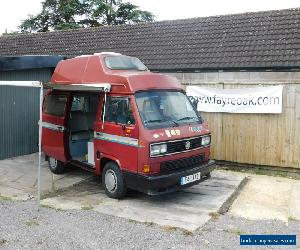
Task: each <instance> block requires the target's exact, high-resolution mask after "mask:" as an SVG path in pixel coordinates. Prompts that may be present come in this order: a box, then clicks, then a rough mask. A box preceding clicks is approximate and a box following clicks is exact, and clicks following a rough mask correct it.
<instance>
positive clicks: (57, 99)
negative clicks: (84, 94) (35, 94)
mask: <svg viewBox="0 0 300 250" xmlns="http://www.w3.org/2000/svg"><path fill="white" fill-rule="evenodd" d="M66 103H67V96H66V95H61V94H58V95H47V96H46V98H45V102H44V113H46V114H49V115H55V116H63V115H64V112H65V107H66Z"/></svg>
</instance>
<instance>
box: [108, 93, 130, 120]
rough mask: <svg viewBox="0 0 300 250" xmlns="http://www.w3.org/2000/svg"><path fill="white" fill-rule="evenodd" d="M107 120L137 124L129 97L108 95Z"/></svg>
mask: <svg viewBox="0 0 300 250" xmlns="http://www.w3.org/2000/svg"><path fill="white" fill-rule="evenodd" d="M104 120H105V121H109V122H116V123H120V124H128V125H131V124H135V121H134V118H133V115H132V111H131V107H130V99H129V98H128V97H115V96H108V97H107V99H106V105H105V117H104Z"/></svg>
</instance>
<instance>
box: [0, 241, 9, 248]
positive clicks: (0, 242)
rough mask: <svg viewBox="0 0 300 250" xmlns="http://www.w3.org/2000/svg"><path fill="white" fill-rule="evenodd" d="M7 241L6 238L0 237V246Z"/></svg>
mask: <svg viewBox="0 0 300 250" xmlns="http://www.w3.org/2000/svg"><path fill="white" fill-rule="evenodd" d="M7 242H8V241H7V240H6V239H0V247H1V246H3V245H4V244H5V243H7Z"/></svg>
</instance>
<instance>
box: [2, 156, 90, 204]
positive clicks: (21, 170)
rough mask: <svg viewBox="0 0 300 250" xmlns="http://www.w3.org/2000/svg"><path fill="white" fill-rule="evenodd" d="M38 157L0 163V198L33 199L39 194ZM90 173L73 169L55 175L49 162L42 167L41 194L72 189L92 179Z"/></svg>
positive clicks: (23, 157)
mask: <svg viewBox="0 0 300 250" xmlns="http://www.w3.org/2000/svg"><path fill="white" fill-rule="evenodd" d="M37 171H38V155H37V154H31V155H26V156H20V157H15V158H11V159H7V160H1V161H0V196H5V197H10V198H13V199H16V200H27V199H33V198H35V197H36V194H37ZM91 176H93V175H91V174H90V173H87V172H85V171H82V170H80V169H73V168H72V170H70V171H68V172H67V173H66V174H63V175H54V174H52V173H51V172H50V171H49V169H48V164H47V162H45V161H43V163H42V167H41V193H42V194H46V193H49V192H52V191H54V190H57V189H63V188H67V187H70V186H72V185H74V184H76V183H78V182H80V181H82V180H85V179H87V178H90V177H91Z"/></svg>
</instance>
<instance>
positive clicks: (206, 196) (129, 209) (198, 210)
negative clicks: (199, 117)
mask: <svg viewBox="0 0 300 250" xmlns="http://www.w3.org/2000/svg"><path fill="white" fill-rule="evenodd" d="M244 178H245V175H243V174H237V173H234V172H229V171H214V172H213V173H212V178H211V179H209V180H206V181H204V182H202V183H200V184H198V185H196V186H193V187H190V188H188V189H185V190H182V191H179V192H176V193H172V194H168V195H163V196H158V197H150V196H147V195H144V194H141V193H138V192H130V193H129V194H128V196H127V197H126V198H125V199H123V200H114V199H110V198H108V197H107V196H106V195H105V192H104V190H103V188H102V185H101V183H100V181H99V179H97V178H94V179H89V180H87V181H84V182H81V183H80V184H79V185H76V186H74V187H72V188H71V189H68V190H65V191H64V192H59V193H58V194H57V195H56V196H53V197H49V198H46V199H44V200H42V204H43V205H44V206H50V207H54V208H57V209H63V210H66V209H92V210H94V211H97V212H100V213H104V214H109V215H114V216H118V217H123V218H127V219H129V220H132V221H139V222H145V223H156V224H159V225H162V226H171V227H179V228H183V229H186V230H190V231H194V230H196V229H198V228H199V227H201V226H203V225H204V224H205V223H206V222H207V221H208V220H209V219H210V218H211V216H210V214H211V213H214V212H218V211H219V209H220V208H221V207H222V205H223V204H224V203H225V202H226V201H227V200H228V199H229V198H230V197H231V196H232V195H233V193H234V192H235V191H236V189H237V188H238V187H239V185H240V184H241V182H242V181H243V180H244Z"/></svg>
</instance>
